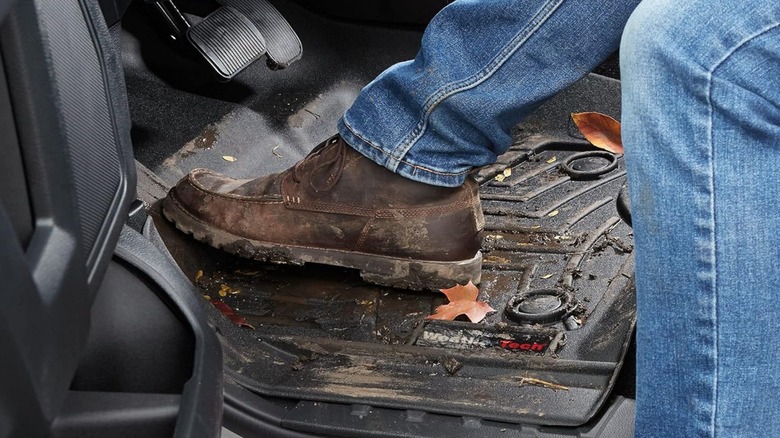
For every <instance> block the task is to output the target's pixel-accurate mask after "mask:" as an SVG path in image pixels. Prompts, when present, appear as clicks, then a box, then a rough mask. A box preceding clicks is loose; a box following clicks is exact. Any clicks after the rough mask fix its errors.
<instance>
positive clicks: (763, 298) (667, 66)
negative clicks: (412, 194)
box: [339, 0, 780, 438]
mask: <svg viewBox="0 0 780 438" xmlns="http://www.w3.org/2000/svg"><path fill="white" fill-rule="evenodd" d="M638 3H639V1H638V0H482V1H477V0H460V1H456V2H455V3H453V4H451V5H449V6H448V7H446V8H445V9H444V10H443V11H442V12H441V13H440V14H439V15H437V17H436V18H434V20H433V21H432V22H431V24H430V25H429V27H428V29H427V31H426V33H425V36H424V37H423V44H422V49H421V51H420V53H419V54H418V56H417V58H416V59H415V60H413V61H410V62H406V63H401V64H398V65H396V66H394V67H392V68H390V69H389V70H387V71H386V72H384V73H383V74H382V75H380V76H379V77H378V78H377V79H376V80H375V81H374V82H372V83H371V84H369V85H368V86H367V87H366V88H365V89H364V90H363V92H362V93H361V95H360V96H359V97H358V98H357V100H356V102H355V104H354V105H353V106H352V107H351V108H350V109H349V110H348V111H347V112H346V114H345V115H344V117H343V118H342V120H341V122H340V126H339V131H340V133H341V135H342V136H343V137H344V138H345V140H346V141H347V142H348V143H349V144H350V145H352V146H353V147H354V148H355V149H357V150H358V151H360V152H361V153H363V154H364V155H366V156H368V157H369V158H371V159H373V160H374V161H376V162H377V163H379V164H381V165H383V166H385V167H387V168H388V169H390V170H392V171H395V172H397V173H399V174H401V175H403V176H406V177H408V178H411V179H414V180H417V181H421V182H426V183H429V184H435V185H443V186H457V185H459V184H461V183H462V182H463V181H464V179H465V177H466V174H467V173H468V172H469V171H470V170H471V169H472V168H474V167H476V166H482V165H486V164H490V163H492V162H494V160H495V159H496V156H497V155H499V154H501V153H502V152H504V151H506V149H507V148H508V147H509V145H510V141H511V140H510V135H509V130H510V128H511V127H512V126H513V125H515V124H516V123H517V122H518V121H520V120H521V119H522V118H523V117H524V116H526V115H528V114H529V113H530V112H532V111H533V110H534V109H535V108H536V107H537V106H538V105H539V104H540V103H542V102H544V101H545V99H547V98H549V97H550V96H552V95H554V94H555V93H557V92H559V91H560V90H562V89H563V88H565V87H567V86H568V85H570V84H571V83H573V82H574V81H576V80H577V79H578V78H580V77H582V76H583V75H585V74H586V73H587V72H589V71H590V70H591V69H593V67H595V66H596V65H598V64H599V63H600V62H601V61H602V60H603V59H604V58H605V57H606V56H607V55H609V54H610V53H611V52H613V51H614V50H615V49H616V48H617V46H618V44H619V43H620V41H621V34H622V44H621V70H622V77H623V115H622V122H623V139H624V145H625V148H626V162H627V166H628V172H629V187H630V190H631V201H632V205H633V209H634V214H633V221H634V232H635V238H636V242H635V243H636V266H637V271H636V277H637V295H638V300H637V301H638V303H637V304H638V323H637V416H636V434H637V436H641V437H675V438H677V437H694V436H740V437H743V436H756V437H766V436H780V401H778V398H779V397H780V396H779V394H780V341H779V340H778V334H777V330H776V329H775V327H774V324H775V323H778V322H780V310H778V309H779V307H778V297H777V295H780V290H779V289H780V225H779V224H780V221H778V220H777V211H778V209H777V207H776V205H777V202H778V200H780V184H778V183H777V180H776V179H775V175H776V174H777V173H778V169H780V24H779V23H780V2H778V1H776V0H739V1H733V0H689V1H685V2H679V1H673V0H645V1H643V2H642V3H641V5H639V6H637V4H638ZM629 16H630V17H631V18H630V19H629ZM626 23H627V24H626ZM624 28H625V31H624Z"/></svg>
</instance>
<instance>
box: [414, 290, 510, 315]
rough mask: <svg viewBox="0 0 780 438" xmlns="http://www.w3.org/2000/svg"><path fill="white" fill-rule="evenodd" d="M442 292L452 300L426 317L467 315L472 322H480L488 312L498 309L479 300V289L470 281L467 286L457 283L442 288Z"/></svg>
mask: <svg viewBox="0 0 780 438" xmlns="http://www.w3.org/2000/svg"><path fill="white" fill-rule="evenodd" d="M441 293H443V294H444V295H446V296H447V299H448V300H450V302H449V303H447V304H444V305H441V306H439V307H437V308H436V311H435V312H434V313H433V315H429V316H427V317H426V318H425V319H443V320H445V321H452V320H454V319H455V318H457V317H458V316H460V315H466V316H467V317H468V318H469V320H471V322H480V321H482V320H483V319H485V316H486V315H487V314H488V313H490V312H495V311H496V309H494V308H492V307H490V305H489V304H488V303H485V302H482V301H477V296H478V295H479V289H477V287H476V286H474V283H472V282H470V281H469V283H468V284H467V285H465V286H461V285H456V286H455V287H451V288H449V289H441Z"/></svg>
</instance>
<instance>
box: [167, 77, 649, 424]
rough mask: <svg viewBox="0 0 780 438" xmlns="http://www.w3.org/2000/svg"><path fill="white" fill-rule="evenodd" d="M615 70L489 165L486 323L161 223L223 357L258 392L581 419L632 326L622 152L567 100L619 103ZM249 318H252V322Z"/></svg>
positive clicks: (428, 297)
mask: <svg viewBox="0 0 780 438" xmlns="http://www.w3.org/2000/svg"><path fill="white" fill-rule="evenodd" d="M618 87H619V86H618V84H617V82H615V81H611V80H607V79H604V78H601V77H596V76H591V77H588V78H586V79H584V80H583V81H581V82H580V83H578V84H577V85H576V86H575V87H573V88H572V89H570V90H568V91H567V92H565V93H563V94H561V95H560V96H558V97H556V98H555V99H554V100H553V101H551V102H549V103H548V104H546V105H545V106H543V107H542V108H540V109H539V110H538V111H537V112H536V113H535V114H534V115H533V116H532V117H531V118H529V119H528V120H526V121H525V122H524V123H523V124H522V125H520V126H519V127H518V128H517V132H516V143H515V145H514V146H513V147H512V148H511V149H510V151H509V152H507V153H506V154H504V155H503V156H502V157H500V159H499V162H498V163H497V164H496V165H494V166H491V167H489V168H486V169H482V170H481V171H480V172H479V173H478V174H477V175H476V177H477V178H478V179H479V180H480V181H481V182H482V186H481V197H482V200H483V209H484V212H485V216H486V228H485V231H484V234H483V238H484V240H483V241H484V244H483V252H484V256H485V258H484V260H485V262H484V273H483V277H482V278H483V279H482V283H481V284H480V286H479V287H480V299H481V300H483V301H487V302H488V303H489V304H490V305H491V306H492V307H493V308H495V309H497V310H498V311H497V312H496V313H494V314H491V315H489V316H488V317H487V318H486V319H485V320H484V321H483V322H481V323H478V324H472V323H469V322H463V321H453V322H439V321H437V322H428V321H426V320H425V317H426V316H427V315H429V314H431V313H432V312H433V310H434V309H435V308H436V306H438V305H440V304H443V303H444V301H445V300H444V296H443V295H441V294H436V293H420V292H411V291H404V290H396V289H390V288H382V287H378V286H372V285H369V284H366V283H363V282H362V281H361V280H360V278H359V276H358V274H357V273H356V272H351V271H349V270H344V269H337V268H330V267H324V266H304V267H289V266H275V265H264V264H258V263H256V262H252V261H248V260H243V259H238V258H235V257H232V256H229V255H227V254H223V253H221V252H219V251H216V250H213V249H211V248H209V247H206V246H205V245H201V244H198V243H196V242H194V241H192V240H191V239H188V238H187V237H186V236H183V235H181V234H180V233H178V232H176V231H175V230H173V229H171V227H170V226H169V225H168V224H167V223H165V222H164V221H161V222H158V225H159V228H160V232H161V234H162V236H163V238H164V240H165V241H166V244H167V245H168V247H169V248H170V249H171V252H172V254H173V255H174V257H175V258H176V259H177V261H178V262H179V263H180V265H181V266H182V267H183V268H184V270H185V272H186V273H187V274H188V275H190V276H191V278H193V279H194V281H195V282H196V284H197V285H198V286H199V287H200V288H201V290H202V293H203V295H204V296H206V297H207V299H209V300H211V301H216V300H219V301H221V302H224V303H225V304H227V305H228V306H230V308H231V309H233V310H234V311H235V313H236V314H237V315H238V316H239V317H241V318H244V319H245V322H246V324H243V326H239V325H236V324H234V323H233V322H231V321H230V320H228V319H227V318H224V317H223V316H221V315H220V313H219V312H218V311H217V310H216V309H215V308H214V307H212V306H206V308H207V309H209V312H210V313H211V316H212V320H213V321H214V323H215V325H216V327H217V329H218V331H219V333H220V335H221V338H222V341H223V348H224V351H225V358H226V365H227V368H228V369H229V370H230V371H229V373H230V374H231V375H232V377H233V378H234V379H235V380H237V381H238V382H239V383H241V384H242V385H244V386H246V387H247V388H250V389H252V390H255V391H257V392H259V393H262V394H264V395H273V396H280V397H289V398H294V399H306V400H315V401H316V400H320V401H333V402H342V403H350V404H360V405H368V406H385V407H395V408H403V409H412V410H418V411H422V412H436V413H444V414H453V415H462V416H469V417H477V418H485V419H493V420H502V421H509V422H524V423H533V424H542V425H579V424H583V423H585V422H586V421H587V420H588V419H590V418H591V417H592V416H593V415H594V414H595V413H596V412H597V410H598V409H599V408H600V407H601V406H602V404H603V402H604V401H605V400H606V398H607V396H608V395H609V392H610V389H611V388H612V386H613V385H614V382H615V379H616V377H617V374H618V371H619V369H620V366H621V363H622V360H623V356H624V354H625V352H626V349H627V347H628V344H629V340H630V335H631V332H632V330H633V327H634V323H635V297H634V289H633V280H632V279H633V273H634V267H633V257H632V236H631V229H630V227H628V225H626V224H625V223H624V222H623V221H621V220H620V218H619V216H618V213H617V210H616V203H615V201H616V198H617V196H618V193H619V191H620V189H621V187H622V186H623V184H624V183H625V168H624V164H623V161H622V158H621V157H615V156H612V155H610V154H605V153H603V152H601V151H599V150H597V149H595V148H593V147H591V146H589V145H588V144H587V143H586V142H585V141H584V140H582V139H581V137H579V135H578V133H577V132H576V128H574V127H573V125H572V124H571V122H570V121H569V112H570V111H571V112H576V111H585V110H595V111H602V112H606V113H610V114H613V115H616V114H619V107H618V102H619V88H618ZM247 325H250V326H251V327H252V328H249V327H247Z"/></svg>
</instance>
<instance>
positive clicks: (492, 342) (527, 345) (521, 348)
mask: <svg viewBox="0 0 780 438" xmlns="http://www.w3.org/2000/svg"><path fill="white" fill-rule="evenodd" d="M475 332H476V331H472V330H468V331H466V330H464V331H456V330H453V331H448V332H447V333H442V332H434V331H424V332H423V333H422V336H421V337H420V339H418V341H417V345H421V346H429V347H441V348H456V349H470V348H490V347H498V348H503V349H504V350H510V351H516V352H528V353H544V352H545V351H547V347H548V346H549V345H550V343H549V339H544V340H542V339H538V338H537V340H534V339H533V338H532V337H531V336H523V338H524V339H517V338H515V339H505V338H503V337H498V336H496V335H492V336H491V334H488V333H475ZM504 336H506V335H504Z"/></svg>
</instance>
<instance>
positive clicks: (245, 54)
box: [187, 6, 266, 81]
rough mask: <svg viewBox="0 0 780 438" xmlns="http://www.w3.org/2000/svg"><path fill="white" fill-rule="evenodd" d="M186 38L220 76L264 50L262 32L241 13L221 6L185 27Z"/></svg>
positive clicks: (230, 73)
mask: <svg viewBox="0 0 780 438" xmlns="http://www.w3.org/2000/svg"><path fill="white" fill-rule="evenodd" d="M187 40H189V42H190V43H191V44H192V45H193V46H194V47H195V49H196V50H197V51H198V52H200V54H201V55H203V57H204V58H206V61H207V62H208V63H209V65H211V67H212V68H213V69H214V71H216V73H217V74H218V75H219V76H220V77H221V78H222V79H224V80H226V81H227V80H230V79H232V78H233V77H234V76H235V75H237V74H238V73H239V72H241V71H242V70H243V69H245V68H246V67H248V66H249V65H250V64H252V63H253V62H255V61H256V60H257V59H259V58H260V57H261V56H263V54H265V53H266V41H265V38H264V37H263V34H262V33H261V32H260V30H258V29H257V27H256V26H255V25H254V24H253V23H252V21H250V20H249V19H248V18H247V17H246V16H244V14H242V13H241V12H239V11H238V10H236V9H235V8H232V7H230V6H223V7H221V8H219V9H217V10H216V11H214V12H212V13H211V14H209V15H208V16H207V17H206V18H204V19H203V20H202V21H200V22H198V23H196V24H194V25H192V26H191V27H190V28H189V29H187Z"/></svg>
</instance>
